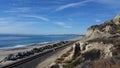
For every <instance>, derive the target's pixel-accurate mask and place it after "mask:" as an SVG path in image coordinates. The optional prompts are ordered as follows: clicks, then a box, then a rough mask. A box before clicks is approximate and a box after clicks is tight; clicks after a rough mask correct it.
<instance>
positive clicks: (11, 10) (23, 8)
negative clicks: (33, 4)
mask: <svg viewBox="0 0 120 68" xmlns="http://www.w3.org/2000/svg"><path fill="white" fill-rule="evenodd" d="M29 11H31V8H30V7H17V8H12V9H9V10H6V11H4V12H11V13H12V12H29Z"/></svg>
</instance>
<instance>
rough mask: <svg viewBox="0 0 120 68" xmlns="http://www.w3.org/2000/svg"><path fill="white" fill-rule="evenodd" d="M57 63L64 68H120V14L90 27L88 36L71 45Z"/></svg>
mask: <svg viewBox="0 0 120 68" xmlns="http://www.w3.org/2000/svg"><path fill="white" fill-rule="evenodd" d="M118 59H119V60H118ZM108 60H109V61H108ZM56 63H57V64H61V65H60V66H62V67H63V68H97V67H98V68H116V67H115V66H118V68H120V14H118V15H117V16H116V17H115V18H114V19H112V20H110V21H107V22H105V23H103V24H100V25H94V26H91V27H90V28H88V31H87V34H86V36H85V37H84V38H82V39H80V40H79V41H77V42H76V44H74V45H73V46H71V49H70V50H69V51H68V52H66V53H65V54H63V55H62V56H61V57H60V58H58V59H57V60H56ZM103 65H104V67H103ZM110 66H113V67H110Z"/></svg>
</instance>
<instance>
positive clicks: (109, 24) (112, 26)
mask: <svg viewBox="0 0 120 68" xmlns="http://www.w3.org/2000/svg"><path fill="white" fill-rule="evenodd" d="M114 35H120V14H118V15H117V16H116V17H115V18H114V19H112V20H109V21H106V22H104V23H103V24H100V25H93V26H91V27H90V28H88V31H87V33H86V37H87V38H89V39H93V38H102V37H110V36H114Z"/></svg>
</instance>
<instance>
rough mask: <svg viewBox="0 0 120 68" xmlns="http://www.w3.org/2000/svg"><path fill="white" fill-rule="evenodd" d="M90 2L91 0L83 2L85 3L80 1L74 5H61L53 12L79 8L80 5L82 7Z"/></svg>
mask: <svg viewBox="0 0 120 68" xmlns="http://www.w3.org/2000/svg"><path fill="white" fill-rule="evenodd" d="M91 1H93V0H85V1H80V2H76V3H70V4H66V5H62V6H60V7H58V8H57V9H56V10H55V11H60V10H64V9H67V8H71V7H76V6H81V5H84V4H86V3H89V2H91Z"/></svg>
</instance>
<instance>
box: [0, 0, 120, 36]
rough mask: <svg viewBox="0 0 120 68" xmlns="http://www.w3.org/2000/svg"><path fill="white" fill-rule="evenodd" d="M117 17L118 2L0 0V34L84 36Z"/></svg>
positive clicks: (100, 0) (89, 0)
mask: <svg viewBox="0 0 120 68" xmlns="http://www.w3.org/2000/svg"><path fill="white" fill-rule="evenodd" d="M119 13H120V0H0V34H3V33H7V34H85V33H86V31H87V28H88V27H90V26H91V25H95V24H100V23H103V22H104V21H107V20H109V19H112V18H113V17H114V16H116V14H119Z"/></svg>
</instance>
